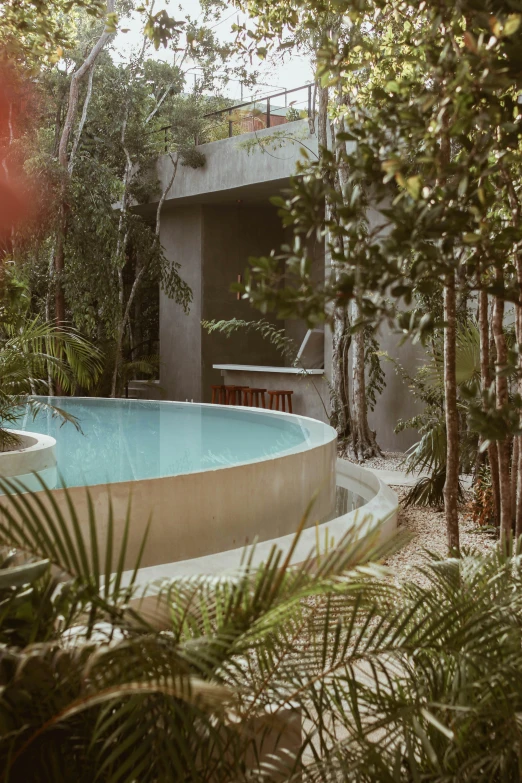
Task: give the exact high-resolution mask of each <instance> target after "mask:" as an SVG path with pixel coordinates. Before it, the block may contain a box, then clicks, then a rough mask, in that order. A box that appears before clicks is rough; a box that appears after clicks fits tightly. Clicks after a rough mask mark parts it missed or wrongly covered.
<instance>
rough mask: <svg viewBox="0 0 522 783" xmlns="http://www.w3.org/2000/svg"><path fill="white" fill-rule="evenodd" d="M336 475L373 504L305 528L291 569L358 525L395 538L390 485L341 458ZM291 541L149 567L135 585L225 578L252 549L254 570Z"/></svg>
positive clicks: (127, 577) (394, 508)
mask: <svg viewBox="0 0 522 783" xmlns="http://www.w3.org/2000/svg"><path fill="white" fill-rule="evenodd" d="M336 473H337V485H338V486H341V487H345V488H346V489H350V490H352V491H353V492H356V493H358V494H359V495H361V496H362V497H364V498H368V499H369V500H368V502H367V503H366V504H365V505H364V506H362V507H361V508H360V509H356V510H355V511H350V512H349V513H348V514H343V515H342V516H340V517H337V519H334V520H331V521H329V522H323V523H322V524H320V525H315V526H313V527H310V528H307V529H306V530H304V531H303V533H302V535H301V538H300V540H299V542H298V544H297V546H296V548H295V550H294V552H293V555H292V558H291V563H292V565H298V564H299V563H302V562H303V561H304V560H306V558H307V557H309V556H310V553H311V552H317V551H318V549H319V554H324V553H325V552H326V550H328V551H331V549H332V548H333V547H335V545H336V543H338V542H339V541H340V540H341V539H342V538H343V536H344V535H346V532H347V531H348V530H349V529H350V527H352V526H353V525H355V524H358V525H360V532H361V535H362V534H364V533H366V532H368V531H369V530H372V529H373V528H375V527H377V526H379V527H380V536H381V538H382V540H386V539H388V538H390V537H391V536H393V534H394V533H395V531H396V529H397V519H398V510H399V501H398V498H397V495H396V493H395V492H394V491H393V490H392V489H390V487H388V486H387V485H386V484H385V483H384V482H383V481H381V480H380V479H379V478H378V477H377V476H375V475H374V474H373V473H371V471H369V470H367V469H366V468H363V467H361V466H360V465H354V464H352V463H350V462H346V461H345V460H343V459H339V458H338V459H337V465H336ZM293 541H294V534H293V533H292V534H290V535H286V536H282V537H281V538H273V539H271V540H269V541H263V542H261V543H258V544H256V545H252V546H248V547H241V548H238V549H231V550H228V551H226V552H218V553H216V554H213V555H205V556H203V557H196V558H193V559H192V560H182V561H178V562H176V563H165V564H163V565H157V566H149V567H147V568H142V569H140V571H139V572H138V576H137V580H136V584H137V585H139V586H144V587H145V586H146V585H150V593H149V592H148V591H146V592H145V595H147V594H151V595H152V594H153V593H154V589H153V585H152V583H153V582H158V581H163V580H172V579H177V578H187V577H193V576H208V577H223V576H226V575H227V573H228V574H233V573H234V572H237V571H238V569H240V567H241V564H242V563H244V562H245V560H246V559H247V558H248V556H249V555H251V554H252V550H254V551H253V554H252V559H251V561H250V562H251V564H252V565H253V566H258V565H261V563H263V562H266V560H267V558H268V556H269V554H270V552H271V550H272V548H273V547H274V546H275V547H277V548H278V549H280V550H281V551H282V552H283V555H284V554H285V553H286V552H288V551H289V549H290V546H291V545H292V542H293ZM318 544H319V547H318ZM254 546H255V548H254ZM130 578H131V572H130V571H129V572H126V574H125V575H124V582H125V583H127V584H128V583H129V581H130Z"/></svg>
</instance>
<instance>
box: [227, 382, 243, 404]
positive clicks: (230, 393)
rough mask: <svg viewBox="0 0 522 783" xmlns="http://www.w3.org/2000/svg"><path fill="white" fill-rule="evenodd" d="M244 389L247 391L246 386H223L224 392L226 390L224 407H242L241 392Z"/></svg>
mask: <svg viewBox="0 0 522 783" xmlns="http://www.w3.org/2000/svg"><path fill="white" fill-rule="evenodd" d="M245 389H248V386H225V390H226V402H225V405H242V404H243V391H244V390H245Z"/></svg>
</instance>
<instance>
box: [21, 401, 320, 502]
mask: <svg viewBox="0 0 522 783" xmlns="http://www.w3.org/2000/svg"><path fill="white" fill-rule="evenodd" d="M48 401H49V402H50V403H51V404H52V405H55V406H56V407H58V408H61V409H62V410H64V411H65V412H66V413H67V414H69V415H71V416H74V417H75V419H76V420H77V422H78V424H79V426H80V428H81V429H80V430H79V429H77V428H76V427H75V426H74V425H73V424H72V423H70V422H67V423H65V424H64V423H63V419H61V418H56V417H55V418H53V416H52V415H51V413H50V412H48V411H42V412H40V413H39V414H38V415H37V417H36V418H35V419H33V417H32V416H31V415H26V416H25V417H24V418H23V420H22V421H21V422H18V423H17V424H16V427H17V428H18V429H22V430H25V431H30V432H39V433H41V434H42V435H51V436H52V437H53V438H55V439H56V457H57V463H58V471H59V474H60V480H61V482H62V484H61V485H62V486H66V487H78V486H93V485H96V484H112V483H115V482H121V481H140V480H141V479H152V478H162V477H167V476H179V475H182V474H186V473H195V472H198V471H203V470H213V469H216V468H225V467H233V466H235V465H244V464H248V463H252V462H259V461H261V460H266V459H270V458H274V457H279V456H282V455H283V454H293V453H297V452H299V451H302V450H304V449H309V448H314V447H316V446H319V445H321V444H322V443H327V442H329V441H331V440H332V434H331V431H330V428H329V427H326V426H325V425H323V424H321V423H320V422H315V421H311V420H307V419H302V418H300V417H298V416H292V417H285V416H281V415H277V414H275V415H274V413H273V412H268V411H267V412H264V411H262V410H250V409H248V408H235V407H223V406H216V405H198V404H193V403H172V402H155V401H141V400H124V399H115V400H112V399H98V398H92V399H91V398H73V397H54V398H51V397H50V398H48ZM317 425H318V426H317Z"/></svg>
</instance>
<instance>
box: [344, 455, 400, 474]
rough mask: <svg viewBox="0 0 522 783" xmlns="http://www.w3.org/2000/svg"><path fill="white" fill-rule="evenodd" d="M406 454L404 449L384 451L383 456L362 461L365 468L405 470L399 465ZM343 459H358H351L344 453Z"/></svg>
mask: <svg viewBox="0 0 522 783" xmlns="http://www.w3.org/2000/svg"><path fill="white" fill-rule="evenodd" d="M405 456H406V455H405V454H403V452H402V451H384V452H383V454H382V457H372V458H371V459H367V460H365V461H364V462H363V463H362V466H363V468H376V469H377V470H404V468H400V467H399V465H400V464H401V462H402V461H403V460H404V458H405ZM343 459H345V460H347V461H348V462H356V460H353V459H350V458H349V457H348V456H347V455H343ZM357 464H358V463H357Z"/></svg>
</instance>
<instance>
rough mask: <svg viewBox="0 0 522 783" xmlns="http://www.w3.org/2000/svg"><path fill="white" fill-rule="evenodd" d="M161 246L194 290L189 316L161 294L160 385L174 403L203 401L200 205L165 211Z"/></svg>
mask: <svg viewBox="0 0 522 783" xmlns="http://www.w3.org/2000/svg"><path fill="white" fill-rule="evenodd" d="M160 239H161V243H162V245H163V247H164V249H165V252H166V255H167V258H169V260H172V261H176V262H178V263H179V264H181V275H182V277H183V279H184V280H185V281H186V282H187V283H188V285H189V286H190V287H191V289H192V295H193V302H192V304H191V306H190V312H189V314H188V315H187V314H185V312H184V311H183V308H182V307H180V305H177V304H176V303H175V302H174V301H173V300H172V299H169V298H168V297H167V296H166V295H165V293H164V292H163V291H162V292H161V294H160V360H161V366H160V384H161V386H162V388H163V390H164V394H165V395H166V399H171V400H186V399H188V400H191V399H193V400H197V401H200V400H201V390H202V369H201V326H200V323H201V317H202V300H201V252H202V241H203V214H202V208H201V206H200V205H198V204H195V205H192V206H180V207H178V208H177V209H176V210H175V211H173V210H165V212H164V214H163V219H162V221H161V233H160Z"/></svg>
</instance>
